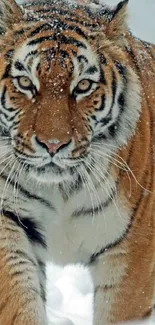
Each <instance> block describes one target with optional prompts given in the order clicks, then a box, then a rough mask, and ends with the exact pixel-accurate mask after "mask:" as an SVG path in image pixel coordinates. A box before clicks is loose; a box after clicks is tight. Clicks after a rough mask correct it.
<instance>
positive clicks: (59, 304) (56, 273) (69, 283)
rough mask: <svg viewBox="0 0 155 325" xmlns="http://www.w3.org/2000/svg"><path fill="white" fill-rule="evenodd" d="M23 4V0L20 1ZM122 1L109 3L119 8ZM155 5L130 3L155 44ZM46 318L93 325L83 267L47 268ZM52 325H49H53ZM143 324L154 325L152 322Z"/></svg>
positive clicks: (136, 22) (149, 0)
mask: <svg viewBox="0 0 155 325" xmlns="http://www.w3.org/2000/svg"><path fill="white" fill-rule="evenodd" d="M18 2H20V0H19V1H18ZM118 2H119V0H106V3H107V4H111V5H116V4H117V3H118ZM154 17H155V1H154V0H130V1H129V26H130V28H131V30H132V31H133V32H134V34H136V36H138V37H140V38H142V39H144V40H147V41H149V42H154V43H155V19H154ZM47 277H48V281H47V314H48V318H49V321H50V322H51V323H54V325H56V324H57V325H72V323H73V324H75V325H87V324H88V325H91V324H92V316H93V314H92V310H93V307H92V306H93V295H92V291H93V290H92V282H91V279H90V276H89V273H88V271H87V270H86V269H83V268H82V266H76V267H75V266H67V267H66V268H64V269H61V268H59V267H56V266H54V265H52V264H51V265H49V266H48V268H47ZM51 323H49V324H51ZM135 324H139V325H140V323H135ZM144 324H150V325H151V324H152V325H153V324H155V319H154V321H153V320H152V322H151V320H150V322H149V321H147V322H145V323H143V325H144Z"/></svg>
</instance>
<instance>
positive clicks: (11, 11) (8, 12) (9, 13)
mask: <svg viewBox="0 0 155 325" xmlns="http://www.w3.org/2000/svg"><path fill="white" fill-rule="evenodd" d="M22 17H23V13H22V9H21V8H20V6H18V5H17V3H16V2H15V0H0V34H1V33H2V34H4V33H5V32H6V31H7V30H9V29H11V28H12V26H13V24H16V23H19V22H20V21H21V19H22Z"/></svg>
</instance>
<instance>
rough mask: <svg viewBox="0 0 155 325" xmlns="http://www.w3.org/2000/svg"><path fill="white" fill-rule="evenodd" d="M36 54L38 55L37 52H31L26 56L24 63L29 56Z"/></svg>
mask: <svg viewBox="0 0 155 325" xmlns="http://www.w3.org/2000/svg"><path fill="white" fill-rule="evenodd" d="M36 54H37V50H34V51H31V52H29V53H28V54H27V55H26V56H25V59H24V61H26V59H27V58H28V57H29V56H32V55H36Z"/></svg>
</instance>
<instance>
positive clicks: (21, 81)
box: [18, 77, 32, 89]
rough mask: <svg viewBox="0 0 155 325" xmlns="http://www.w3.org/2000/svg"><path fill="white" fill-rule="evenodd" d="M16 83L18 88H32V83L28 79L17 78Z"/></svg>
mask: <svg viewBox="0 0 155 325" xmlns="http://www.w3.org/2000/svg"><path fill="white" fill-rule="evenodd" d="M18 83H19V86H20V87H21V88H23V89H29V88H31V86H32V82H31V80H30V79H29V78H28V77H19V78H18Z"/></svg>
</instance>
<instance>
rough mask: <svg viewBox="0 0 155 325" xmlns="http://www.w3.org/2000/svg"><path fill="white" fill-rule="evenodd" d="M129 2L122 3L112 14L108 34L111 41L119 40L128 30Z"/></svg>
mask: <svg viewBox="0 0 155 325" xmlns="http://www.w3.org/2000/svg"><path fill="white" fill-rule="evenodd" d="M128 2H129V0H123V1H121V2H120V3H119V4H118V5H117V6H116V7H115V8H114V9H113V10H112V12H111V15H110V18H109V21H108V25H107V34H108V35H109V37H110V38H111V39H119V38H121V37H122V35H123V33H124V32H125V31H126V30H127V11H128V10H127V4H128Z"/></svg>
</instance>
